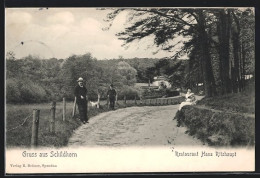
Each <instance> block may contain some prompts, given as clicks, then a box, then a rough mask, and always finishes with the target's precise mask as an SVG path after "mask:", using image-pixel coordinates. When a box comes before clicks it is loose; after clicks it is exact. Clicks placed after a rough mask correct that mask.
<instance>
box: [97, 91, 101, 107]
mask: <svg viewBox="0 0 260 178" xmlns="http://www.w3.org/2000/svg"><path fill="white" fill-rule="evenodd" d="M99 105H100V94H98V100H97V108H99Z"/></svg>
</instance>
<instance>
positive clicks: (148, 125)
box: [68, 105, 206, 146]
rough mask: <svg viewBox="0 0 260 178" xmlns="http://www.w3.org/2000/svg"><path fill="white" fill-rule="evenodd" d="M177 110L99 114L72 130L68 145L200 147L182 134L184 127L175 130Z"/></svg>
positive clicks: (146, 108) (144, 109)
mask: <svg viewBox="0 0 260 178" xmlns="http://www.w3.org/2000/svg"><path fill="white" fill-rule="evenodd" d="M178 107H179V105H167V106H144V107H129V108H124V109H118V110H115V111H109V112H106V113H101V114H99V115H97V116H95V117H93V118H90V120H89V123H88V124H85V125H82V126H80V127H79V128H78V129H77V130H75V131H74V134H73V135H72V137H71V138H70V139H69V143H68V146H163V145H171V146H172V145H186V146H188V145H190V146H202V145H203V143H202V142H201V141H200V140H198V139H196V138H193V137H192V136H189V135H188V134H185V131H186V128H185V127H177V121H176V119H175V120H173V118H174V116H175V114H176V112H177V110H178ZM205 146H206V145H205Z"/></svg>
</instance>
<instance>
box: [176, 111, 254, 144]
mask: <svg viewBox="0 0 260 178" xmlns="http://www.w3.org/2000/svg"><path fill="white" fill-rule="evenodd" d="M175 119H177V126H186V127H187V128H188V133H189V134H190V135H194V136H196V137H197V138H199V139H201V140H202V141H203V142H208V143H209V144H210V145H218V146H229V145H232V146H241V145H254V140H255V129H254V125H255V119H254V118H252V117H249V116H245V115H242V114H237V113H228V112H216V111H215V112H214V111H211V110H209V109H201V108H195V107H193V106H184V107H183V108H182V109H181V110H180V111H178V112H177V113H176V115H175Z"/></svg>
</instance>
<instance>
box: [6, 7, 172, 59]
mask: <svg viewBox="0 0 260 178" xmlns="http://www.w3.org/2000/svg"><path fill="white" fill-rule="evenodd" d="M108 12H110V10H104V11H101V10H96V9H95V8H48V9H46V8H45V9H41V10H40V9H39V8H6V11H5V13H6V15H5V17H6V18H5V24H6V26H5V41H6V50H5V51H6V52H8V51H13V52H14V53H15V56H16V58H21V57H24V56H28V55H29V54H32V55H37V56H39V57H41V58H50V57H56V58H67V57H69V56H71V55H73V54H76V55H80V54H85V53H87V52H90V53H91V54H92V55H93V56H94V57H95V58H97V59H99V60H102V59H111V58H118V57H119V56H122V57H124V58H134V57H152V58H155V57H168V56H171V55H173V54H172V53H168V52H164V51H161V52H159V53H157V54H156V55H153V52H154V51H156V48H155V47H153V46H150V47H148V45H152V41H150V40H149V39H147V40H143V41H141V42H139V43H134V44H131V46H130V47H129V48H128V49H125V48H124V47H122V46H121V45H122V43H123V41H120V40H118V39H117V37H116V36H115V34H116V33H117V32H120V31H121V30H122V29H123V28H124V26H125V25H127V24H126V21H125V19H126V14H124V13H123V14H121V15H120V16H118V17H117V18H116V19H115V21H114V23H113V26H112V28H111V29H110V30H109V31H103V30H102V28H105V27H107V26H108V24H107V23H106V22H104V20H103V19H104V18H105V17H106V14H107V13H108ZM21 42H23V44H22V43H21Z"/></svg>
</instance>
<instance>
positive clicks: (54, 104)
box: [50, 101, 56, 133]
mask: <svg viewBox="0 0 260 178" xmlns="http://www.w3.org/2000/svg"><path fill="white" fill-rule="evenodd" d="M55 110H56V102H55V101H53V102H52V103H51V122H50V132H51V133H54V132H55Z"/></svg>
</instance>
